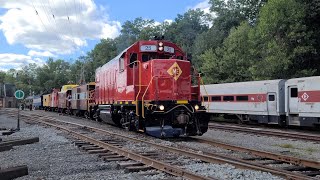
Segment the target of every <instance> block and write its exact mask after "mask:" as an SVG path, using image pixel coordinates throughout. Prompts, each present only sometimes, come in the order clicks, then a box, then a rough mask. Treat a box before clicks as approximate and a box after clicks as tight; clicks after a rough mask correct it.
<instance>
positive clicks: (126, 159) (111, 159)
mask: <svg viewBox="0 0 320 180" xmlns="http://www.w3.org/2000/svg"><path fill="white" fill-rule="evenodd" d="M103 160H104V161H106V162H111V161H129V160H130V159H128V158H126V157H118V158H108V159H106V158H103Z"/></svg>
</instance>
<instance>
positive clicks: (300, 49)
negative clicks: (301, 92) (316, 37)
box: [251, 0, 316, 79]
mask: <svg viewBox="0 0 320 180" xmlns="http://www.w3.org/2000/svg"><path fill="white" fill-rule="evenodd" d="M305 10H306V6H305V4H303V3H300V2H298V1H296V0H270V1H269V2H268V3H267V4H266V5H265V6H264V7H263V8H262V9H261V13H260V18H259V22H258V24H257V27H256V28H255V33H254V35H253V42H254V45H253V47H255V48H254V49H253V52H254V56H255V65H254V66H253V67H252V68H251V71H252V74H253V76H254V78H255V79H277V78H292V77H301V76H311V75H313V74H314V73H315V72H316V68H315V67H312V66H310V59H306V58H305V56H306V55H307V54H309V53H310V52H312V51H313V50H314V48H313V47H312V45H311V43H310V35H311V33H310V32H308V31H307V27H306V25H305V24H304V19H305V17H306V11H305Z"/></svg>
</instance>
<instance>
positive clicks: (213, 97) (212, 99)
mask: <svg viewBox="0 0 320 180" xmlns="http://www.w3.org/2000/svg"><path fill="white" fill-rule="evenodd" d="M211 101H221V96H212V97H211Z"/></svg>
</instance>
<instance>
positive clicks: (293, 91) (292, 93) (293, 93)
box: [290, 88, 298, 97]
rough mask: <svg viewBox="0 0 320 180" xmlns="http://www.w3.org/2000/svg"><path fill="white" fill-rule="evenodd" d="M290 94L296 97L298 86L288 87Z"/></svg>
mask: <svg viewBox="0 0 320 180" xmlns="http://www.w3.org/2000/svg"><path fill="white" fill-rule="evenodd" d="M290 96H291V97H298V88H291V89H290Z"/></svg>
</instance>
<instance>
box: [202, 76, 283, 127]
mask: <svg viewBox="0 0 320 180" xmlns="http://www.w3.org/2000/svg"><path fill="white" fill-rule="evenodd" d="M284 86H285V80H283V79H278V80H267V81H250V82H239V83H225V84H209V85H204V86H201V96H202V98H203V105H204V106H206V107H207V109H208V110H207V112H209V113H213V114H235V115H237V116H238V118H239V119H240V120H243V121H249V120H251V121H258V123H265V124H280V123H283V122H285V109H284V103H285V98H284V97H285V96H284V93H285V91H284Z"/></svg>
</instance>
